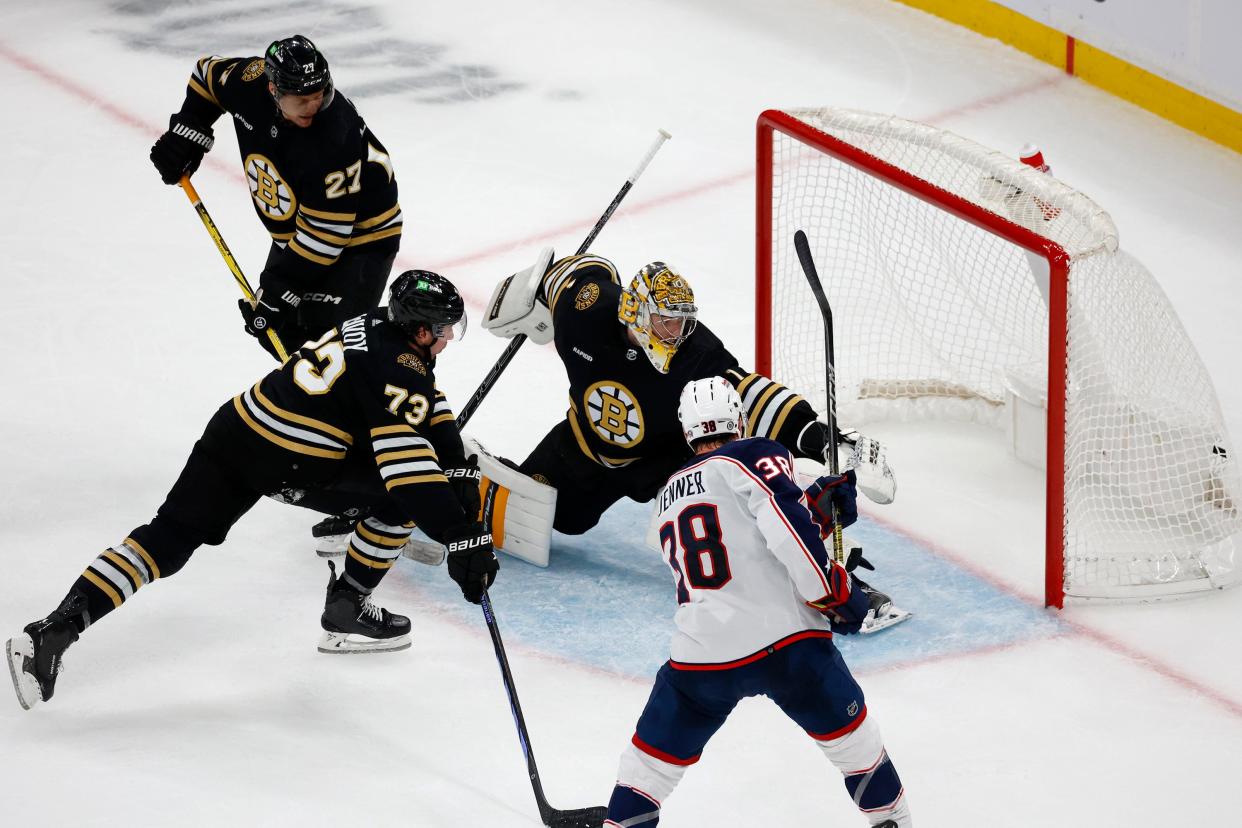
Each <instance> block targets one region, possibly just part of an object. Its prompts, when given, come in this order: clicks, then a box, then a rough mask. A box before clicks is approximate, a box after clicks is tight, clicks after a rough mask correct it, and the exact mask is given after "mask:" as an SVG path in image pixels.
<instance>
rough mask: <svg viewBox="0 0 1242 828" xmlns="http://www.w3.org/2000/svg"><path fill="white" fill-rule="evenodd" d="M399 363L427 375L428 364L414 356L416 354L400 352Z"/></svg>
mask: <svg viewBox="0 0 1242 828" xmlns="http://www.w3.org/2000/svg"><path fill="white" fill-rule="evenodd" d="M397 364H398V365H404V366H405V367H406V368H411V369H413V370H415V371H417V372H418V373H420V374H422V375H423V376H424V377H425V376H427V366H426V365H423V361H422V360H421V359H419V358H418V357H416V356H414V354H410V353H405V354H399V355H398V356H397Z"/></svg>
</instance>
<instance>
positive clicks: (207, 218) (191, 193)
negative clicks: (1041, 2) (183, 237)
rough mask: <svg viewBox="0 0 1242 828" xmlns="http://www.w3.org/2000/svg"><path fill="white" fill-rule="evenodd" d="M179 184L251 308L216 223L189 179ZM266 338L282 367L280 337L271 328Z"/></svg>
mask: <svg viewBox="0 0 1242 828" xmlns="http://www.w3.org/2000/svg"><path fill="white" fill-rule="evenodd" d="M179 183H180V184H181V189H183V190H185V195H186V198H188V199H190V203H191V204H193V205H194V211H195V212H196V213H198V217H199V218H200V219H202V220H203V226H204V227H206V228H207V233H208V234H209V235H210V236H211V240H212V241H214V242H215V243H216V249H217V250H219V251H220V255H221V256H223V257H224V263H225V264H227V265H228V266H229V270H231V271H232V272H233V278H234V279H236V280H237V286H238V287H240V288H241V292H242V296H245V297H246V301H247V302H249V303H250V307H252V308H253V307H254V306H255V303H256V301H257V300H256V299H255V298H254V291H253V290H251V289H250V282H248V281H246V276H245V274H244V273H242V271H241V267H239V266H238V264H237V260H236V259H234V258H233V253H232V251H231V250H229V246H228V245H227V244H225V243H224V237H223V236H221V235H220V231H219V229H217V228H216V223H215V222H214V221H212V220H211V215H210V214H209V213H208V212H207V208H206V207H204V206H203V200H202V199H201V198H199V197H198V191H197V190H195V189H194V185H193V184H191V183H190V177H189V176H188V175H183V176H181V181H180V182H179ZM267 338H268V339H270V340H271V341H272V347H273V348H275V349H276V354H277V355H278V356H279V357H280V363H281V364H282V365H283V364H285V363H286V362H288V361H289V354H288V353H287V352H286V351H285V346H284V344H283V343H281V341H280V337H279V336H277V335H276V332H275V331H273V330H272V329H271V328H268V329H267Z"/></svg>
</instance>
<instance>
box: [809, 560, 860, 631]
mask: <svg viewBox="0 0 1242 828" xmlns="http://www.w3.org/2000/svg"><path fill="white" fill-rule="evenodd" d="M827 575H828V583H829V585H830V586H831V587H832V594H831V595H829V596H825V597H823V598H821V599H820V600H818V601H814V602H812V603H811V606H812V607H814V608H815V609H817V610H819V611H820V612H822V613H823V614H824V615H826V616H827V617H828V623H829V625H830V626H831V627H832V631H833V632H834V633H839V634H841V635H852V634H854V633H856V632H858V631H859V630H860V629H862V624H863V621H865V620H866V618H867V611H868V610H870V609H871V599H870V597H869V596H868V595H867V592H866V590H864V589H863V587H862V584H861V583H860V582H859V581H858V580H857V579H856V578H854V576H853V575H851V574H849V573H848V572H846V571H845V569H844V568H843V567H841V565H840V564H836V563H833V564H829V566H828V573H827Z"/></svg>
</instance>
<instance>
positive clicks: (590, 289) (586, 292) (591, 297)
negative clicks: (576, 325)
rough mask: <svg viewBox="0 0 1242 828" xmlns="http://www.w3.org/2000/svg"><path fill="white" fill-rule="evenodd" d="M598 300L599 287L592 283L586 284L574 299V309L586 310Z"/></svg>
mask: <svg viewBox="0 0 1242 828" xmlns="http://www.w3.org/2000/svg"><path fill="white" fill-rule="evenodd" d="M598 298H599V285H597V284H595V283H594V282H587V283H586V284H585V285H583V286H582V289H581V290H579V291H578V295H577V296H576V297H574V307H575V308H577V309H578V310H580V311H581V310H586V309H587V308H589V307H591V305H594V304H595V300H596V299H598Z"/></svg>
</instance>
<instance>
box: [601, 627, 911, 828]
mask: <svg viewBox="0 0 1242 828" xmlns="http://www.w3.org/2000/svg"><path fill="white" fill-rule="evenodd" d="M805 635H806V634H805V633H803V634H800V635H799V636H791V637H790V639H785V640H784V641H783V642H777V643H776V644H774V645H772V647H771V648H769V649H771V650H774V652H770V653H768V652H767V651H761V652H764V653H765V655H762V656H760V657H759V658H758V659H757V660H754V661H749V662H747V660H746V659H742V660H741V661H743V662H747V663H744V664H743V665H742V666H737V667H732V668H724V669H687V667H691V665H676V664H675V663H673V662H669V663H668V664H665V665H664V667H662V668H661V669H660V672H659V674H658V675H657V677H656V683H655V686H654V687H653V688H652V691H651V696H650V698H649V699H648V701H647V706H646V708H644V710H643V713H642V716H641V717H640V718H639V721H638V727H637V728H636V731H635V734H634V737H633V739H632V740H631V744H630V745H629V746H628V747H627V748H626V750H625V752H624V753H623V754H622V756H621V762H620V767H619V770H618V772H617V784H616V787H615V788H614V789H613V793H612V798H611V800H610V801H609V803H608V821H606V822H605V823H604V824H605V825H612V826H642V828H651V826H654V825H656V824H657V823H658V821H659V816H660V803H662V802H663V801H664V799H665V798H667V797H668V796H669V795H670V794H671V793H672V792H673V789H674V788H675V787H676V786H677V783H678V782H679V781H681V777H682V775H683V774H684V773H685V772H686V769H687V768H688V767H689V766H690V765H692V764H694V763H696V762H697V761H698V760H699V757H700V755H701V754H702V751H703V748H704V747H705V746H706V744H707V741H708V740H709V739H710V738H711V737H712V735H714V734H715V732H716V731H717V730H718V729H719V728H720V726H721V725H723V724H724V722H725V719H727V718H728V716H729V713H730V712H731V711H732V710H733V707H734V706H735V705H736V704H737V702H738V701H739V700H741V699H742V698H746V697H748V696H754V695H766V696H768V697H769V698H771V699H772V701H774V702H775V703H776V704H777V705H778V706H779V707H780V708H781V709H782V710H783V711H784V712H785V713H786V715H788V716H789V717H790V718H791V719H793V720H794V721H795V722H796V723H797V724H798V725H799V726H801V727H802V728H803V729H804V730H806V731H807V734H808V735H809V736H810V737H811V738H812V739H814V740H815V742H816V744H818V745H819V746H820V748H821V749H822V750H823V751H824V754H825V755H826V756H827V757H828V758H829V760H830V761H831V762H832V763H833V765H835V766H836V767H837V769H838V770H840V771H841V773H842V775H843V776H844V777H845V788H846V791H847V792H848V793H849V795H850V797H851V799H853V801H854V804H855V805H856V806H857V808H858V809H859V811H860V812H861V813H862V814H863V816H865V817H866V819H867V821H868V823H870V824H872V825H877V824H879V823H882V822H884V821H885V820H890V819H891V820H894V821H895V822H896V823H897V824H898V825H899V826H900V827H901V828H908V826H910V825H911V824H912V823H911V821H910V814H909V808H908V806H907V804H906V800H905V796H904V791H903V789H902V786H901V780H900V778H899V777H898V775H897V771H896V769H895V768H894V767H893V764H892V762H891V761H889V759H888V754H887V753H886V752H885V750H884V744H883V741H882V739H881V736H880V730H879V728H878V727H877V726H876V724H875V723H874V721H872V720H871V719H870V718H869V717H868V716H867V710H866V706H865V702H864V699H863V694H862V690H861V689H860V688H859V687H858V684H857V683H856V682H855V681H854V679H853V676H851V675H850V672H849V669H848V668H847V667H846V666H845V662H844V661H843V660H842V659H841V655H840V653H839V652H838V651H837V649H836V647H835V646H834V645H833V644H832V641H831V638H829V637H827V636H823V635H819V634H818V633H817V634H814V635H812V636H810V637H800V636H805ZM782 644H785V645H786V646H782ZM693 667H696V668H697V667H699V665H693Z"/></svg>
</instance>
